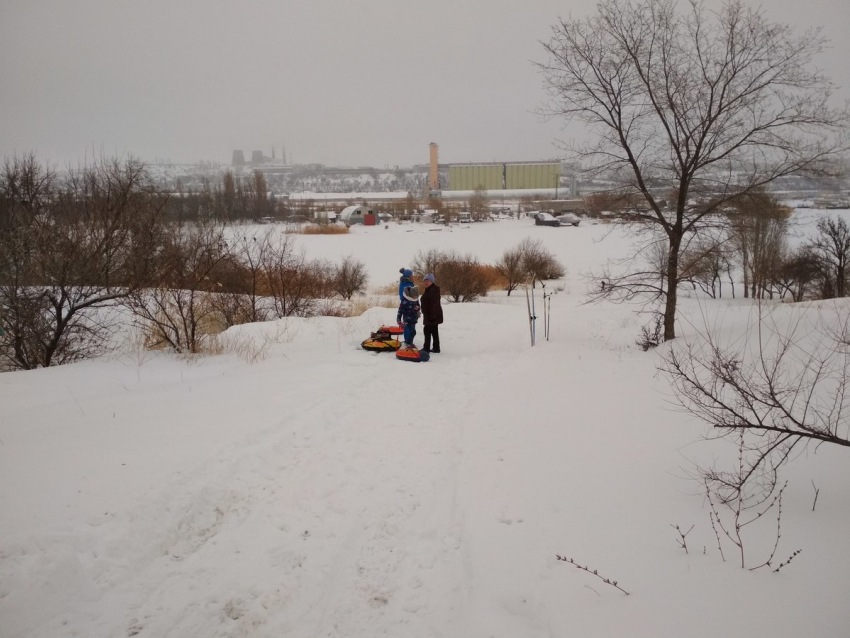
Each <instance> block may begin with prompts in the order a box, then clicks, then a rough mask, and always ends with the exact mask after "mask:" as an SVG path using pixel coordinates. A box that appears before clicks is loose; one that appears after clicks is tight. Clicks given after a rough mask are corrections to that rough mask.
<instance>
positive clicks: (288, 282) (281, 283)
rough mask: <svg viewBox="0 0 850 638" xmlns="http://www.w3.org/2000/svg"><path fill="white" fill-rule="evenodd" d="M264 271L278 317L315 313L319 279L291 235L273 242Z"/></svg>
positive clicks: (281, 236) (268, 290) (265, 258)
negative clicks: (317, 280)
mask: <svg viewBox="0 0 850 638" xmlns="http://www.w3.org/2000/svg"><path fill="white" fill-rule="evenodd" d="M263 270H264V271H265V276H266V282H265V286H266V290H267V292H268V295H269V296H270V297H271V298H272V305H273V309H274V313H275V314H276V315H277V316H278V317H280V318H282V317H293V316H298V317H309V316H312V315H314V314H315V310H316V300H315V296H316V277H315V276H313V274H312V273H311V272H310V270H311V268H310V263H309V262H308V261H307V258H306V257H305V255H304V253H303V252H302V251H298V250H297V249H296V246H295V240H294V239H293V238H292V236H291V235H278V236H277V237H276V238H275V240H274V241H272V243H271V244H270V246H269V249H268V251H267V252H266V253H265V256H264V262H263Z"/></svg>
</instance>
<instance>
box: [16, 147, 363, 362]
mask: <svg viewBox="0 0 850 638" xmlns="http://www.w3.org/2000/svg"><path fill="white" fill-rule="evenodd" d="M256 185H257V184H255V186H256ZM234 189H235V190H234V192H236V193H238V192H239V190H238V189H236V188H235V187H234ZM251 192H252V191H247V190H246V191H243V197H244V198H248V199H244V200H243V203H244V204H245V205H246V206H247V205H249V204H248V200H249V199H251V198H253V200H252V201H253V202H254V204H258V202H260V201H261V198H260V197H259V196H258V193H259V192H260V191H259V190H255V191H253V193H254V194H253V195H251ZM213 199H215V198H213ZM254 204H251V205H254ZM185 206H186V200H185V198H182V197H180V196H179V195H178V196H175V195H174V194H173V193H164V192H162V191H160V190H158V189H157V188H156V187H155V185H154V183H153V181H152V179H151V178H150V175H149V174H148V172H147V171H146V169H145V167H144V165H143V164H142V163H141V162H138V161H136V160H134V159H127V160H124V161H118V160H103V161H100V162H97V163H96V164H94V165H92V166H90V167H88V168H85V169H82V170H78V171H74V172H72V173H70V174H69V175H68V176H67V177H64V178H62V179H60V178H59V177H58V176H57V175H56V174H55V173H54V172H53V171H51V170H49V169H48V168H46V167H44V166H42V165H41V164H40V163H39V162H38V161H37V160H36V158H35V156H34V155H26V156H21V157H13V158H11V159H7V160H5V161H4V163H3V166H2V168H1V169H0V328H2V334H0V369H33V368H37V367H46V366H50V365H58V364H62V363H69V362H72V361H77V360H80V359H83V358H86V357H89V356H93V355H96V354H99V353H101V352H103V350H104V349H105V347H106V346H107V344H108V343H109V342H110V340H111V339H113V338H114V335H115V333H116V332H117V331H118V330H119V328H121V327H122V325H123V327H125V328H126V322H127V321H130V322H132V323H133V325H134V326H135V327H136V328H138V329H139V330H140V331H141V334H142V335H143V336H144V339H145V345H146V346H147V347H168V348H171V349H173V350H175V351H177V352H186V353H194V352H198V351H199V350H200V349H201V348H202V347H203V343H204V340H205V339H206V338H207V336H208V335H209V334H210V332H215V331H217V330H221V329H223V328H226V327H228V326H231V325H235V324H238V323H244V322H249V321H264V320H268V319H275V318H281V317H288V316H313V315H316V314H335V313H337V314H338V313H340V312H342V310H341V308H340V307H334V306H333V302H332V301H329V300H330V299H332V298H334V297H336V298H339V299H343V300H345V299H350V298H351V297H352V295H354V294H356V293H357V292H360V291H362V290H364V289H365V286H366V272H365V266H364V265H363V264H362V263H361V262H359V261H357V260H356V259H354V258H353V257H345V258H343V259H342V260H341V261H340V262H339V263H331V262H327V261H322V260H310V259H308V258H307V257H306V255H305V254H304V253H303V252H302V251H299V250H298V249H297V248H296V246H295V242H294V239H293V238H292V236H289V235H285V234H279V233H275V232H273V231H272V230H268V231H266V232H264V233H261V234H249V233H248V232H246V231H245V229H244V227H241V226H237V227H228V226H225V224H224V223H223V221H224V220H222V219H220V218H218V217H216V216H215V214H214V210H213V209H210V208H203V207H202V208H200V209H198V210H197V211H195V212H194V214H193V215H192V216H189V215H187V216H186V217H185V218H184V217H181V216H180V215H177V216H175V214H174V212H175V207H177V208H176V209H177V210H184V207H185ZM184 212H185V211H184ZM128 317H129V319H128Z"/></svg>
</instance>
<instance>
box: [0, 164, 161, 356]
mask: <svg viewBox="0 0 850 638" xmlns="http://www.w3.org/2000/svg"><path fill="white" fill-rule="evenodd" d="M0 200H2V201H3V202H4V204H3V206H4V208H5V212H4V215H3V218H4V221H3V224H2V227H3V228H2V230H0V314H2V315H3V316H4V324H5V325H6V331H5V334H4V335H3V336H2V337H0V353H2V355H0V356H2V357H3V358H4V359H5V360H6V363H7V364H8V365H10V366H12V367H14V368H22V369H32V368H35V367H38V366H43V367H47V366H50V365H56V364H61V363H68V362H71V361H75V360H78V359H81V358H85V357H87V356H91V355H92V354H95V353H97V352H99V351H101V350H102V348H103V347H104V346H105V345H106V342H107V340H108V339H109V337H110V336H111V333H112V329H113V322H112V320H111V319H110V317H111V316H112V315H111V314H110V313H109V312H108V311H107V309H109V308H112V307H114V306H116V305H117V304H118V302H119V301H120V300H122V299H124V298H125V297H127V295H129V294H131V293H132V292H133V291H134V290H137V289H138V288H140V287H141V286H143V285H145V284H146V282H147V281H148V280H149V276H150V272H151V264H152V259H153V257H154V255H155V254H156V251H157V247H158V244H159V241H160V239H161V227H162V218H163V215H164V208H165V204H166V202H167V198H166V197H164V196H163V195H161V194H160V193H158V192H157V191H156V189H155V188H154V187H153V185H152V181H151V180H150V178H149V176H148V174H147V172H146V170H145V168H144V165H143V164H142V163H141V162H138V161H137V160H135V159H132V158H130V159H127V160H126V161H124V162H120V161H118V160H101V161H98V162H97V163H96V164H94V165H93V166H89V167H83V168H82V169H78V170H74V171H72V172H71V174H70V176H69V177H68V178H67V180H66V181H65V182H64V183H62V184H59V183H57V181H56V179H55V177H54V176H53V174H52V172H50V171H48V170H46V169H43V168H41V167H40V166H39V165H38V163H37V162H36V160H35V157H34V156H32V155H30V156H27V157H25V158H22V159H13V160H10V161H7V162H6V164H5V166H4V170H3V176H2V178H0Z"/></svg>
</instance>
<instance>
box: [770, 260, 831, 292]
mask: <svg viewBox="0 0 850 638" xmlns="http://www.w3.org/2000/svg"><path fill="white" fill-rule="evenodd" d="M821 266H822V262H821V261H820V260H819V259H818V258H817V256H816V255H815V254H814V253H812V252H811V251H810V250H809V249H807V248H803V249H802V250H798V251H797V252H793V253H788V252H787V251H786V253H785V254H783V255H782V258H781V263H780V265H779V268H778V269H777V272H776V284H777V286H779V289H780V294H781V297H782V299H784V298H785V294H786V293H788V294H790V295H791V300H792V301H798V302H799V301H803V299H805V297H806V295H807V293H809V291H810V290H811V288H812V284H813V282H815V281H816V280H817V279H818V276H819V275H820V274H822V272H823V271H822V269H821Z"/></svg>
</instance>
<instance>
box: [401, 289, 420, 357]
mask: <svg viewBox="0 0 850 638" xmlns="http://www.w3.org/2000/svg"><path fill="white" fill-rule="evenodd" d="M396 321H397V322H398V325H399V326H401V327H403V328H404V346H405V347H406V348H413V347H414V345H413V339H414V338H415V337H416V322H417V321H419V289H418V288H417V287H416V286H407V287H406V288H404V290H403V291H402V293H401V303H400V304H399V305H398V315H397V316H396Z"/></svg>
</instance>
